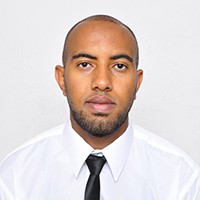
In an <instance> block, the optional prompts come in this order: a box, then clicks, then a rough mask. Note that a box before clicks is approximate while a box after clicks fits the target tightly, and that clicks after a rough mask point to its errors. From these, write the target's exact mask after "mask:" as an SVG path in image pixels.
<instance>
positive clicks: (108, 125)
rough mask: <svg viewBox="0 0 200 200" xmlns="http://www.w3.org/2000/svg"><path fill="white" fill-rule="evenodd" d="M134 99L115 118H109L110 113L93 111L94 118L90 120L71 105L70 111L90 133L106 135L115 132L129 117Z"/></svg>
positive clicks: (77, 121) (96, 135) (100, 135)
mask: <svg viewBox="0 0 200 200" xmlns="http://www.w3.org/2000/svg"><path fill="white" fill-rule="evenodd" d="M132 104H133V100H132V101H131V102H129V106H127V108H126V109H125V110H124V111H123V112H121V113H118V114H116V116H115V118H114V119H113V120H109V119H108V118H109V114H103V113H93V116H95V118H94V119H92V120H90V119H88V117H87V116H86V114H84V113H83V112H82V111H80V112H77V111H75V109H73V108H72V106H71V105H70V111H71V114H72V117H73V119H74V120H75V121H76V123H77V124H78V125H79V126H80V127H81V128H82V129H83V130H85V131H86V132H87V133H88V134H90V135H92V136H95V137H105V136H108V135H111V134H112V133H114V132H115V131H116V130H117V129H119V128H120V127H121V125H122V124H123V123H124V122H125V120H126V119H127V118H128V113H129V111H130V109H131V107H132Z"/></svg>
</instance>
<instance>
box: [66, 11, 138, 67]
mask: <svg viewBox="0 0 200 200" xmlns="http://www.w3.org/2000/svg"><path fill="white" fill-rule="evenodd" d="M90 20H94V21H106V22H111V23H115V24H120V25H122V26H124V27H125V28H127V29H128V31H129V32H130V33H131V34H132V36H133V38H134V40H135V42H136V58H135V64H136V68H137V67H138V64H139V47H138V42H137V39H136V37H135V34H134V33H133V31H132V30H131V29H130V28H129V27H128V26H127V25H125V24H124V23H122V22H121V21H119V20H118V19H116V18H114V17H111V16H109V15H92V16H89V17H87V18H85V19H83V20H81V21H79V22H77V23H76V24H75V25H74V26H73V27H72V28H71V29H70V30H69V32H68V33H67V36H66V38H65V42H64V48H63V54H62V61H63V66H65V62H66V52H67V41H68V38H69V35H70V33H71V32H72V31H73V30H74V28H75V27H76V26H78V25H79V24H80V23H82V22H84V21H90Z"/></svg>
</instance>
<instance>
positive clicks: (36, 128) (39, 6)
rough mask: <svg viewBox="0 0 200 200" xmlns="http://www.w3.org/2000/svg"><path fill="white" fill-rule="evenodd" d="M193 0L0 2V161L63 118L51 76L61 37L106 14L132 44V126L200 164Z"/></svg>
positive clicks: (198, 37) (199, 54)
mask: <svg viewBox="0 0 200 200" xmlns="http://www.w3.org/2000/svg"><path fill="white" fill-rule="evenodd" d="M199 8H200V6H199V1H198V0H167V1H164V0H163V1H162V0H151V1H147V0H146V1H145V0H137V1H136V0H135V1H134V0H123V1H122V0H121V1H119V0H115V1H114V0H113V1H108V0H102V1H95V0H84V1H74V0H73V1H67V0H55V1H51V0H46V1H45V0H43V1H42V0H34V1H33V0H32V1H26V0H18V1H14V0H5V1H4V0H1V1H0V159H2V158H3V157H4V156H5V155H6V154H7V153H8V152H10V151H11V150H13V149H14V148H15V147H17V146H19V145H20V144H22V143H24V142H25V141H26V140H28V139H30V138H32V137H34V136H35V135H37V134H39V133H41V132H42V131H44V130H45V129H48V128H51V127H53V126H55V125H58V124H60V123H62V122H64V121H65V119H66V118H67V115H68V114H67V111H68V108H67V103H66V99H65V98H64V97H63V96H62V93H61V91H60V90H59V88H58V86H57V84H56V82H55V80H54V66H55V65H56V64H62V63H61V52H62V47H63V42H64V38H65V35H66V33H67V31H68V30H69V28H70V27H71V26H72V25H73V24H74V23H75V22H77V21H78V20H80V19H82V18H84V17H87V16H89V15H92V14H99V13H103V14H109V15H113V16H114V17H117V18H119V19H120V20H122V21H123V22H125V23H126V24H127V25H129V26H130V27H131V28H132V29H133V31H134V32H135V33H136V35H137V38H138V41H139V46H140V68H142V69H143V70H144V72H145V73H144V82H143V85H142V87H141V90H140V91H139V94H138V96H137V101H136V102H135V104H134V107H133V109H132V112H131V118H132V119H133V120H134V121H135V123H137V124H139V125H141V126H143V127H145V128H146V129H149V130H151V131H153V132H155V133H156V134H158V135H160V136H161V137H163V138H165V139H167V140H168V141H170V142H172V143H174V144H175V145H177V146H178V147H180V148H181V149H183V150H184V151H185V152H187V153H188V154H189V155H190V156H191V157H192V158H193V159H194V160H195V161H196V162H198V163H199V164H200V118H199V116H200V67H199V65H200V11H199Z"/></svg>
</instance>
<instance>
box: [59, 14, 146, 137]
mask: <svg viewBox="0 0 200 200" xmlns="http://www.w3.org/2000/svg"><path fill="white" fill-rule="evenodd" d="M63 65H64V67H61V66H57V67H56V79H57V81H58V84H59V86H60V87H61V89H62V91H63V94H64V95H65V96H67V99H68V103H69V106H70V114H71V122H72V127H73V128H74V129H75V130H76V131H77V132H78V133H79V134H80V135H81V136H83V135H86V134H89V135H92V136H94V137H104V136H108V135H112V134H114V133H116V132H117V135H118V136H119V135H121V134H122V133H123V131H124V130H125V129H126V127H127V125H128V113H129V111H130V109H131V106H132V104H133V101H134V99H135V96H136V92H137V90H138V89H139V86H140V84H141V82H142V74H143V73H142V70H137V65H138V46H137V41H136V39H135V36H134V34H133V32H132V31H131V30H130V29H129V28H128V27H127V26H125V25H124V24H122V23H121V22H119V21H118V20H116V19H114V18H112V17H109V16H102V15H101V16H92V17H89V18H87V19H84V20H82V21H81V22H79V23H77V24H76V25H75V26H74V27H73V28H72V29H71V30H70V32H69V33H68V35H67V37H66V41H65V46H64V51H63ZM83 137H84V136H83Z"/></svg>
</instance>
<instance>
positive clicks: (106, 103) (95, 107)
mask: <svg viewBox="0 0 200 200" xmlns="http://www.w3.org/2000/svg"><path fill="white" fill-rule="evenodd" d="M86 106H87V107H88V109H89V110H91V111H92V112H100V113H107V112H110V111H112V110H113V109H114V107H115V106H116V103H115V102H113V101H112V100H111V99H110V98H108V97H105V96H100V95H96V96H93V97H91V98H90V99H88V100H87V101H86Z"/></svg>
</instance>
